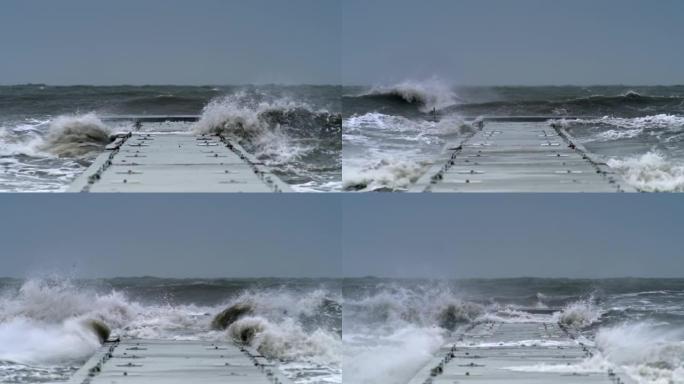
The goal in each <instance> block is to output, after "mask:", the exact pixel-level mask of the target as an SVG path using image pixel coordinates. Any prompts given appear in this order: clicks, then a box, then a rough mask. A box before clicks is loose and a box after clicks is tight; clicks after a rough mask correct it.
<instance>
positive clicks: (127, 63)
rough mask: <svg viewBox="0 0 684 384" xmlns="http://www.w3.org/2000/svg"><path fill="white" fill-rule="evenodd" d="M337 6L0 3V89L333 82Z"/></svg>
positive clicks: (291, 0) (278, 1)
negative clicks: (41, 85) (35, 85)
mask: <svg viewBox="0 0 684 384" xmlns="http://www.w3.org/2000/svg"><path fill="white" fill-rule="evenodd" d="M340 13H341V10H340V2H339V0H288V1H283V0H197V1H189V0H116V1H106V0H95V1H94V0H60V1H48V0H3V1H2V2H1V3H0V49H1V50H2V60H0V84H20V83H27V82H31V83H47V84H58V85H62V84H63V85H71V84H93V85H101V84H106V85H107V84H183V85H185V84H187V85H196V84H201V85H205V84H246V83H257V84H259V83H279V84H301V83H306V84H339V81H340V57H339V54H340V49H339V46H340V29H341V25H340V20H341V17H340Z"/></svg>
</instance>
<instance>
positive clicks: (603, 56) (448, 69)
mask: <svg viewBox="0 0 684 384" xmlns="http://www.w3.org/2000/svg"><path fill="white" fill-rule="evenodd" d="M342 4H343V26H344V34H343V39H342V41H343V44H342V46H343V51H342V57H343V66H342V71H343V81H344V83H345V84H360V85H364V84H369V85H371V84H378V83H393V82H397V81H401V80H404V79H425V78H430V77H433V76H435V77H439V78H441V79H444V80H445V81H448V82H450V83H454V84H457V85H458V84H460V85H539V84H543V85H557V84H629V85H642V84H643V85H647V84H674V83H676V84H682V83H684V71H682V68H683V67H684V50H683V49H680V47H681V46H682V41H681V37H682V36H684V23H683V22H682V15H684V2H683V1H681V0H658V1H647V0H553V1H549V0H514V1H513V0H425V1H415V0H370V1H369V0H344V1H343V2H342Z"/></svg>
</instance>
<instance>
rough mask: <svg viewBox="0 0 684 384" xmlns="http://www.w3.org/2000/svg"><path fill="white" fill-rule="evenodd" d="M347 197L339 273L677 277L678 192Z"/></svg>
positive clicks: (680, 271) (680, 258)
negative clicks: (649, 193) (341, 266)
mask: <svg viewBox="0 0 684 384" xmlns="http://www.w3.org/2000/svg"><path fill="white" fill-rule="evenodd" d="M345 197H346V198H345V199H344V204H343V206H342V212H343V217H344V220H343V237H342V244H343V245H344V252H343V269H344V274H345V276H367V275H374V276H379V277H428V278H477V277H523V276H525V277H529V276H532V277H589V278H601V277H626V276H635V277H684V254H683V253H682V247H681V238H682V229H683V228H684V199H682V198H681V196H678V195H615V194H600V195H597V194H588V195H587V194H570V195H562V194H561V195H557V194H545V195H539V194H512V195H511V194H484V195H477V194H474V195H453V194H446V195H387V194H384V195H363V196H358V195H356V196H345Z"/></svg>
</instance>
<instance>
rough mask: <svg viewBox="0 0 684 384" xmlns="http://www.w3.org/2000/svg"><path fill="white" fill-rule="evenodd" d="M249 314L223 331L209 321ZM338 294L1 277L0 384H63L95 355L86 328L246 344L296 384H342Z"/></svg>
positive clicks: (278, 282)
mask: <svg viewBox="0 0 684 384" xmlns="http://www.w3.org/2000/svg"><path fill="white" fill-rule="evenodd" d="M238 303H239V304H247V305H250V307H251V308H252V311H251V312H250V313H248V314H246V315H245V316H243V317H240V318H239V319H238V320H237V321H236V322H234V323H233V324H231V325H230V327H228V328H227V329H226V330H214V329H212V327H211V323H212V320H213V318H214V316H215V315H217V314H218V313H220V312H221V311H223V310H225V309H226V308H229V307H231V306H232V305H235V304H238ZM340 303H341V287H340V282H339V281H335V280H311V279H287V280H285V279H245V280H233V279H230V280H200V279H196V280H187V279H183V280H172V279H157V278H125V279H107V280H63V279H30V280H14V279H0V382H4V383H38V382H55V381H65V380H67V379H68V378H69V377H70V375H71V374H73V373H74V372H75V370H76V369H77V368H78V367H80V365H81V364H83V363H84V362H85V360H87V359H88V358H89V356H90V355H91V354H92V353H93V352H94V351H95V350H96V349H97V348H98V347H99V345H100V343H99V340H98V337H97V335H95V333H93V332H92V331H91V330H90V329H89V327H88V326H87V321H89V320H99V321H102V322H103V323H105V324H107V325H108V326H109V327H110V328H111V329H112V332H113V334H116V335H120V336H123V337H138V338H155V339H170V340H207V341H224V342H228V341H231V340H235V339H236V335H237V334H240V332H241V330H245V329H250V330H253V331H254V337H253V338H251V339H250V340H248V341H247V342H248V343H249V344H250V345H251V346H253V347H255V348H256V349H257V350H259V351H260V352H261V353H262V354H264V355H265V356H268V357H270V358H273V359H278V360H280V361H281V362H282V363H281V366H280V367H281V368H280V369H281V370H282V372H283V373H284V374H285V375H286V376H288V377H290V378H292V379H293V381H294V382H295V383H311V384H313V383H339V382H340V381H341V379H342V376H341V375H342V374H341V354H342V352H341V351H342V346H341V343H342V339H341V327H342V323H341V322H342V318H341V316H342V315H341V305H340Z"/></svg>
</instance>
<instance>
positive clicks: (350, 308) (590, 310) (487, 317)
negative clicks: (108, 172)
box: [343, 278, 684, 384]
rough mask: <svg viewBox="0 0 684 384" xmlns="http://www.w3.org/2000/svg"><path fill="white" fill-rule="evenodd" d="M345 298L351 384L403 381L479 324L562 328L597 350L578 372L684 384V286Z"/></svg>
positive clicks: (491, 285)
mask: <svg viewBox="0 0 684 384" xmlns="http://www.w3.org/2000/svg"><path fill="white" fill-rule="evenodd" d="M343 295H344V311H343V324H344V326H343V340H344V362H345V363H344V364H345V365H344V367H345V370H344V379H345V380H347V379H348V378H349V379H350V380H351V382H363V383H366V384H373V383H383V384H394V383H405V382H406V381H408V380H409V379H410V378H411V377H412V376H413V375H414V374H415V373H416V371H417V370H418V369H419V368H420V367H421V366H422V365H423V364H425V363H426V362H427V361H429V360H430V358H431V357H432V356H433V354H434V353H435V351H437V350H438V349H439V348H440V347H441V346H442V345H444V344H445V343H446V342H447V341H449V340H450V339H449V335H450V334H451V333H452V332H458V330H459V329H462V328H463V327H465V326H468V325H470V324H473V323H475V322H481V321H502V322H520V321H522V322H561V323H564V324H565V325H567V326H569V327H572V328H575V329H576V330H578V331H579V332H580V333H581V334H582V336H584V337H586V338H587V340H588V341H589V343H591V344H593V345H594V346H595V347H596V348H597V349H598V351H599V356H598V357H597V358H596V359H593V360H590V361H585V362H582V366H583V367H584V368H585V369H591V367H593V366H600V365H601V364H604V365H606V364H607V365H613V366H617V367H620V368H621V369H622V370H624V371H625V372H627V373H628V374H629V375H630V376H631V377H632V378H634V379H635V380H637V382H639V383H644V384H646V383H649V384H655V383H683V382H684V280H682V279H610V280H569V279H531V278H530V279H491V280H458V281H430V280H390V279H374V278H366V279H347V280H345V281H344V286H343ZM529 308H532V309H549V310H551V311H552V312H554V313H553V314H531V313H529V312H524V311H523V309H529ZM528 343H529V341H528ZM386 356H392V358H391V359H387V358H386Z"/></svg>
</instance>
